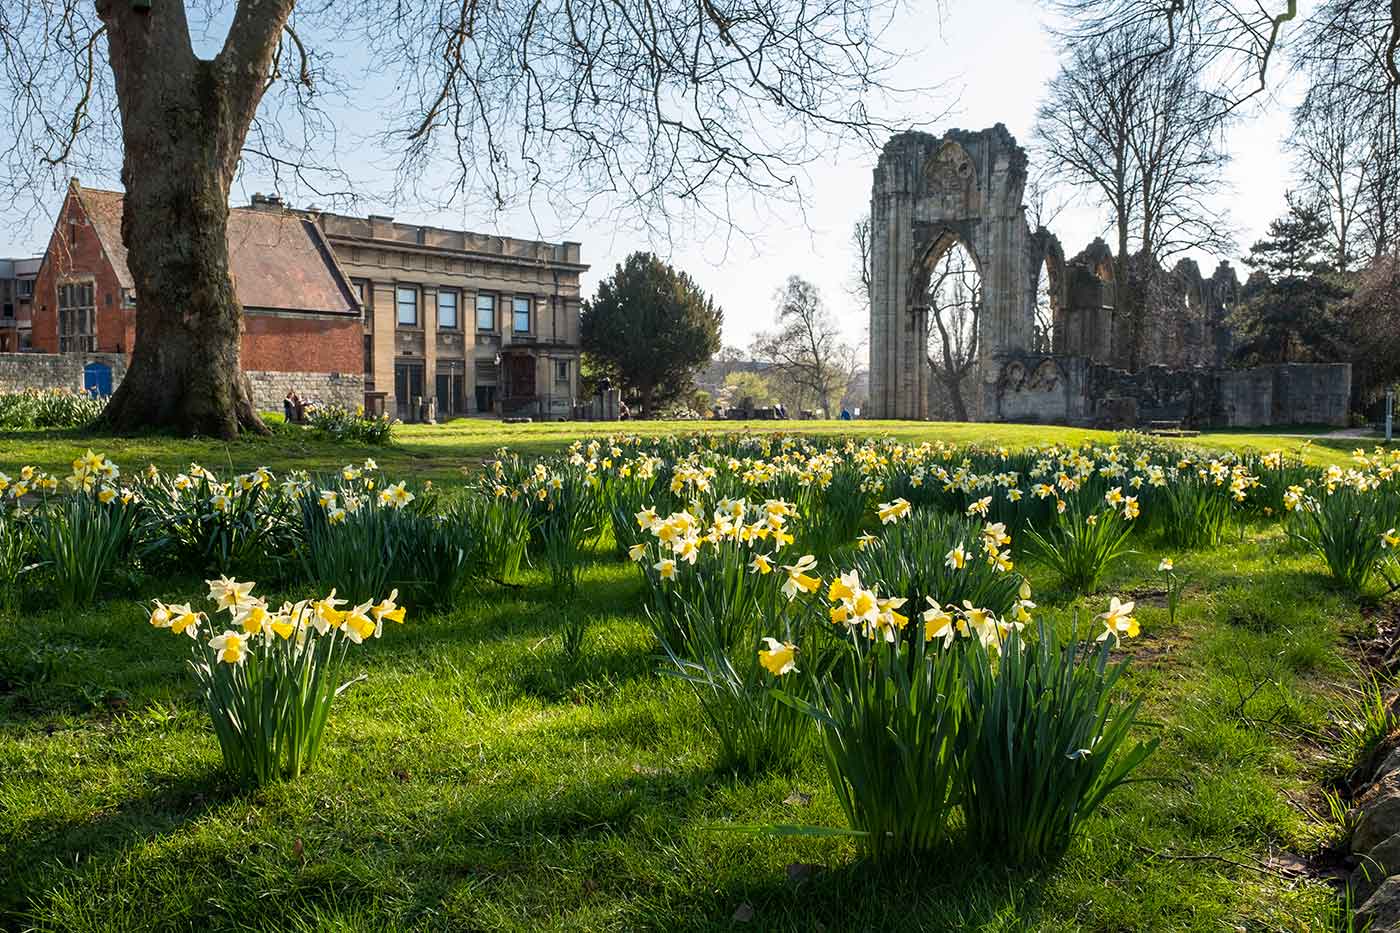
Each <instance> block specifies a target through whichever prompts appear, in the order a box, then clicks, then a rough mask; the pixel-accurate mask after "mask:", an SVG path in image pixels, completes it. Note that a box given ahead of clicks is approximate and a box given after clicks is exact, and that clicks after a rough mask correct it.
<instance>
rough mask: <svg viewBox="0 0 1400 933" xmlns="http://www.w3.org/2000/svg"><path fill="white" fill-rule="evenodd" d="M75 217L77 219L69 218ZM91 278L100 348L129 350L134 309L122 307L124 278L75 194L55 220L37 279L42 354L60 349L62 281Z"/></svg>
mask: <svg viewBox="0 0 1400 933" xmlns="http://www.w3.org/2000/svg"><path fill="white" fill-rule="evenodd" d="M70 219H71V220H73V221H75V222H74V223H70V222H69V221H70ZM89 280H90V281H91V282H92V283H93V300H94V301H95V302H96V303H97V314H96V325H97V350H98V352H99V353H130V352H131V338H130V335H129V333H128V330H129V320H130V317H131V311H130V310H127V309H123V308H122V306H121V300H122V295H121V282H120V280H119V279H118V278H117V273H116V270H115V269H113V268H112V264H111V262H110V261H109V260H108V258H107V254H106V253H105V252H104V251H103V249H102V241H101V240H99V239H98V237H97V233H96V232H95V231H94V230H93V227H92V224H91V223H89V222H88V221H87V219H86V216H85V215H84V214H83V212H82V209H81V205H80V204H79V202H78V200H77V198H76V197H75V196H74V195H73V194H71V193H70V194H69V195H68V196H67V198H66V199H65V200H64V203H63V209H62V210H61V211H60V212H59V215H58V220H57V221H56V222H55V223H54V231H53V234H52V236H51V237H50V238H49V248H48V250H47V251H46V252H45V254H44V262H43V265H41V266H40V267H39V275H38V278H36V279H35V281H34V314H33V318H34V320H33V329H32V332H31V338H30V339H31V344H32V346H33V347H34V349H35V350H37V351H38V352H40V353H57V352H58V286H59V283H61V282H64V281H89Z"/></svg>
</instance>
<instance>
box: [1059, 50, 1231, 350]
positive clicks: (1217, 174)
mask: <svg viewBox="0 0 1400 933" xmlns="http://www.w3.org/2000/svg"><path fill="white" fill-rule="evenodd" d="M1151 42H1152V39H1151V36H1150V35H1149V34H1147V33H1146V32H1144V31H1142V30H1136V31H1135V30H1131V29H1123V30H1120V31H1117V32H1110V33H1107V34H1105V35H1103V36H1102V37H1100V38H1098V39H1096V40H1095V41H1093V42H1083V43H1081V44H1080V45H1078V46H1076V47H1075V48H1074V50H1073V51H1072V53H1071V56H1070V58H1069V60H1068V61H1066V62H1065V63H1064V65H1063V66H1062V67H1061V70H1060V72H1059V74H1057V75H1056V77H1055V78H1054V79H1053V80H1052V81H1051V84H1050V88H1049V96H1048V97H1047V99H1046V101H1045V102H1044V103H1043V104H1042V105H1041V108H1040V110H1039V112H1038V116H1037V122H1036V138H1037V141H1038V143H1039V147H1040V149H1041V150H1042V151H1043V152H1044V153H1045V154H1046V156H1047V157H1048V158H1049V160H1050V163H1051V166H1052V168H1053V170H1054V171H1055V172H1056V173H1057V175H1058V176H1059V177H1060V178H1061V179H1062V180H1064V181H1066V182H1068V183H1069V184H1071V185H1074V186H1076V187H1078V188H1079V189H1080V190H1082V191H1084V192H1085V193H1086V194H1088V195H1089V196H1090V197H1091V198H1093V199H1094V200H1096V201H1097V202H1098V203H1099V204H1100V205H1101V206H1102V207H1103V208H1104V209H1105V212H1106V213H1107V215H1108V217H1107V220H1108V224H1109V226H1110V228H1111V229H1112V230H1113V232H1114V234H1115V235H1116V240H1117V242H1116V249H1115V250H1114V257H1113V258H1114V285H1115V292H1116V294H1115V306H1116V308H1117V309H1118V311H1119V313H1120V314H1121V315H1123V316H1124V318H1125V319H1126V320H1128V321H1130V322H1131V334H1130V335H1129V337H1128V340H1127V341H1126V347H1127V359H1126V360H1125V362H1126V364H1127V365H1128V367H1129V368H1130V369H1137V368H1138V367H1139V365H1140V364H1141V362H1142V356H1143V353H1144V347H1145V341H1146V337H1147V331H1148V330H1149V328H1148V326H1147V323H1148V322H1147V317H1148V315H1149V313H1150V309H1149V303H1148V302H1147V301H1146V295H1145V294H1144V293H1143V289H1142V287H1141V283H1140V282H1136V281H1135V280H1134V275H1133V274H1132V273H1133V271H1134V269H1138V270H1150V269H1153V268H1155V267H1156V266H1157V265H1159V264H1162V263H1164V262H1165V261H1166V260H1168V259H1170V258H1171V257H1172V256H1174V255H1177V254H1179V253H1182V252H1185V251H1188V250H1195V249H1203V250H1215V249H1221V248H1225V247H1228V246H1229V245H1230V243H1231V236H1230V231H1229V229H1228V228H1227V227H1225V226H1224V224H1223V222H1222V220H1221V214H1220V212H1219V211H1218V210H1217V209H1215V207H1214V206H1213V205H1212V204H1210V203H1208V201H1209V200H1210V198H1211V196H1212V195H1215V194H1218V193H1219V192H1220V191H1221V190H1222V189H1223V187H1224V180H1223V168H1224V165H1225V162H1226V160H1227V158H1228V157H1227V155H1226V153H1225V151H1224V149H1223V148H1222V146H1221V140H1220V133H1221V128H1222V126H1223V123H1224V120H1225V117H1226V112H1225V111H1224V109H1223V108H1221V107H1220V105H1219V102H1218V101H1217V100H1216V99H1215V98H1214V97H1213V96H1212V95H1210V94H1208V93H1207V92H1206V91H1205V90H1204V89H1203V88H1202V87H1201V85H1200V81H1199V67H1200V65H1199V60H1198V59H1197V58H1196V57H1194V56H1193V55H1191V54H1190V50H1189V49H1186V48H1184V47H1183V48H1181V49H1177V50H1175V51H1172V52H1169V53H1163V54H1159V55H1148V54H1146V53H1145V50H1146V49H1148V48H1150V47H1151Z"/></svg>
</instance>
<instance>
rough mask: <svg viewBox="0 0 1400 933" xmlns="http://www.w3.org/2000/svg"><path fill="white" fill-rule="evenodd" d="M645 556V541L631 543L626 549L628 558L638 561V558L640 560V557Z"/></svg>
mask: <svg viewBox="0 0 1400 933" xmlns="http://www.w3.org/2000/svg"><path fill="white" fill-rule="evenodd" d="M646 556H647V546H646V542H641V543H638V544H634V545H632V546H631V547H629V548H628V549H627V557H628V559H629V560H634V561H639V560H641V559H642V558H644V557H646Z"/></svg>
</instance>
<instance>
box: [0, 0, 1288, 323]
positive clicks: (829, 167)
mask: <svg viewBox="0 0 1400 933" xmlns="http://www.w3.org/2000/svg"><path fill="white" fill-rule="evenodd" d="M935 10H936V7H935V4H934V3H933V2H932V0H915V2H913V3H911V4H909V5H908V7H907V8H906V9H905V10H904V11H903V12H902V14H901V16H900V18H899V20H898V21H897V22H896V23H895V24H894V28H893V30H892V32H891V36H892V37H894V38H895V40H896V41H898V42H900V43H904V44H905V47H906V48H909V49H913V50H915V51H914V54H912V55H911V56H910V57H909V58H908V59H907V61H906V62H905V63H904V64H903V65H902V66H901V67H900V68H899V70H898V71H897V72H896V73H895V75H894V76H893V81H894V83H896V84H899V85H902V86H906V87H913V86H918V87H929V86H934V85H941V89H940V90H938V91H934V92H932V93H930V94H929V96H928V97H927V99H926V101H921V102H917V103H916V104H914V105H912V106H910V107H909V108H908V113H907V114H905V116H906V117H908V118H912V119H924V120H927V119H930V118H932V117H934V116H936V115H938V114H940V113H942V112H944V111H949V110H951V113H950V115H949V116H948V117H947V118H946V119H943V120H940V121H938V123H937V124H936V126H935V127H934V128H936V129H945V128H949V127H955V126H956V127H962V128H965V129H981V128H984V127H988V126H991V125H992V124H994V123H998V122H1000V123H1005V124H1006V126H1007V127H1008V128H1009V129H1010V130H1011V132H1012V134H1013V135H1014V136H1015V137H1016V138H1017V139H1018V141H1020V142H1021V143H1022V145H1028V144H1029V143H1030V141H1031V127H1032V124H1033V121H1034V116H1035V110H1036V107H1037V106H1038V104H1039V102H1040V96H1041V94H1042V92H1043V88H1044V86H1045V83H1046V82H1047V81H1048V80H1049V79H1050V78H1051V77H1052V76H1053V74H1054V71H1055V68H1056V65H1057V49H1056V45H1055V41H1054V39H1053V37H1051V36H1050V34H1049V33H1048V32H1047V31H1046V30H1045V29H1044V28H1043V19H1042V18H1043V15H1044V13H1043V10H1044V7H1043V5H1041V4H1037V3H1034V2H1032V0H950V2H948V3H947V4H946V8H945V12H944V15H943V16H942V18H941V19H940V17H939V16H938V15H937V14H936V13H935ZM1276 75H1277V77H1278V81H1277V84H1276V93H1275V99H1273V100H1271V101H1266V102H1263V105H1262V106H1261V107H1256V108H1255V109H1254V110H1252V111H1251V112H1250V113H1249V114H1247V115H1246V116H1245V118H1244V119H1243V120H1242V121H1241V122H1240V123H1239V124H1237V125H1236V126H1235V127H1234V128H1233V130H1232V131H1231V133H1230V136H1229V138H1228V142H1229V144H1230V149H1231V154H1232V157H1233V161H1232V162H1231V164H1230V167H1229V169H1228V172H1227V177H1228V180H1229V182H1230V183H1231V185H1232V189H1233V190H1232V191H1230V192H1228V193H1226V194H1225V195H1223V196H1222V197H1221V198H1220V200H1219V204H1220V209H1221V211H1222V212H1223V213H1225V214H1226V215H1227V216H1228V218H1229V220H1230V221H1231V222H1232V223H1233V225H1234V226H1235V227H1236V228H1237V229H1238V230H1239V231H1240V237H1239V239H1240V245H1239V246H1238V248H1237V249H1236V250H1235V251H1234V254H1233V255H1230V256H1226V257H1213V256H1212V257H1208V256H1195V257H1193V258H1195V259H1196V260H1197V262H1198V263H1199V264H1200V265H1201V267H1202V269H1203V271H1205V272H1206V273H1207V274H1209V272H1210V270H1211V269H1213V268H1214V266H1215V264H1216V261H1217V260H1218V259H1219V258H1228V259H1230V260H1231V261H1232V262H1234V263H1235V264H1236V266H1239V264H1240V263H1239V256H1240V255H1242V254H1243V251H1244V247H1245V246H1246V245H1247V244H1248V243H1249V242H1251V241H1252V240H1253V239H1254V238H1255V237H1257V236H1258V235H1259V234H1260V233H1261V232H1262V231H1263V229H1264V227H1265V225H1266V224H1267V223H1268V221H1269V220H1270V219H1271V218H1272V217H1274V216H1275V215H1276V214H1277V213H1279V212H1280V211H1281V210H1282V208H1283V203H1284V202H1283V192H1284V190H1285V188H1286V187H1287V186H1288V185H1289V184H1290V180H1291V176H1290V172H1289V165H1288V159H1287V157H1286V155H1285V154H1283V150H1282V142H1283V138H1284V134H1285V133H1286V132H1287V130H1288V118H1287V107H1286V101H1287V99H1288V98H1290V97H1291V94H1290V88H1289V87H1288V85H1287V83H1286V82H1285V81H1284V80H1283V79H1284V77H1285V73H1284V72H1283V70H1282V69H1279V70H1278V71H1277V72H1276ZM374 90H375V89H374V86H373V83H372V81H371V82H367V84H366V87H365V91H366V92H367V93H370V94H373V92H374ZM1278 98H1282V100H1280V99H1278ZM351 122H358V121H351ZM372 128H373V127H369V129H372ZM354 129H355V127H354V126H342V140H343V141H349V140H350V139H351V138H352V137H353V131H354ZM348 148H352V149H353V154H349V153H342V154H341V161H342V164H343V165H344V166H345V167H346V168H347V169H348V170H350V172H351V174H352V176H353V177H354V179H355V181H356V182H357V184H361V185H363V186H365V189H366V190H375V189H377V188H378V189H381V190H382V189H383V188H384V187H385V186H386V184H385V179H386V178H387V173H386V171H385V169H386V167H387V166H389V165H391V164H392V159H391V157H390V156H389V155H388V154H381V153H377V152H375V151H373V149H372V147H369V146H368V145H367V143H366V141H364V140H355V141H354V142H353V144H352V145H351V146H350V147H348ZM875 158H876V153H875V152H874V151H864V150H851V151H847V152H845V153H843V154H842V155H841V157H840V158H839V159H834V160H830V161H827V162H824V163H820V164H815V165H812V166H810V168H809V169H808V171H807V173H806V178H805V180H804V194H805V203H804V206H803V207H802V208H799V207H798V206H797V205H795V204H790V203H773V204H767V205H762V206H760V207H758V208H755V207H752V206H743V207H741V208H740V209H739V210H738V212H737V213H736V219H737V220H738V221H739V222H740V224H741V226H742V227H743V228H745V230H747V231H748V232H749V234H752V235H751V236H750V235H735V236H730V237H725V236H723V235H721V234H719V233H717V232H716V231H713V230H701V231H698V232H691V231H687V230H684V229H677V230H675V231H674V232H673V236H672V241H673V242H672V243H671V244H669V245H668V244H666V243H655V242H649V241H648V240H647V239H646V238H645V237H644V236H642V235H640V234H637V233H635V232H632V231H629V230H627V229H618V228H617V225H616V224H615V223H613V222H611V221H606V222H605V221H603V220H602V219H601V218H594V219H590V220H586V221H584V222H582V223H580V224H578V225H577V226H575V227H573V228H572V229H569V230H567V231H561V230H559V229H557V228H555V229H551V228H550V225H551V224H552V223H553V221H551V220H550V219H548V218H547V217H546V218H543V219H542V218H541V217H540V216H539V212H538V211H536V212H534V213H532V212H529V211H527V210H525V209H523V208H518V209H514V210H511V211H508V212H506V213H505V214H503V215H501V216H499V217H495V218H493V217H490V216H488V215H483V214H480V213H476V212H471V211H467V210H455V211H452V210H449V211H435V212H423V211H418V210H414V205H411V204H407V203H399V204H393V205H388V204H382V203H375V202H372V201H369V202H365V203H362V204H360V205H359V209H360V211H361V212H363V213H369V212H384V213H391V214H393V215H394V216H396V217H397V218H399V219H401V220H405V221H411V222H421V223H434V224H438V225H441V226H446V227H467V228H469V229H473V230H479V231H483V232H500V233H507V234H511V235H515V236H543V237H546V238H558V239H571V240H579V241H581V242H582V244H583V255H584V259H585V261H586V262H589V263H591V264H592V266H593V269H592V271H591V272H590V273H589V274H588V275H587V277H586V278H585V280H584V292H585V294H586V295H587V294H591V292H592V291H593V289H594V287H595V286H596V283H597V281H598V280H599V278H601V277H602V276H603V275H606V274H607V273H608V272H610V271H611V270H612V268H613V266H614V265H615V264H616V263H618V262H619V261H621V259H622V258H623V257H625V256H626V255H627V253H629V252H631V251H633V250H636V249H654V250H656V251H658V252H662V253H663V254H666V255H667V257H668V258H669V259H670V260H671V261H672V262H674V263H676V264H677V265H679V266H680V267H682V268H684V269H685V270H687V271H688V272H690V273H691V274H692V275H693V276H694V277H695V278H696V279H697V280H698V281H699V282H700V284H701V285H702V287H704V288H706V289H707V290H709V291H710V292H711V293H713V294H714V296H715V297H716V299H717V300H718V301H719V303H720V305H721V306H722V307H723V308H724V311H725V326H724V332H725V333H724V340H725V343H726V344H734V345H739V346H745V347H746V346H747V345H748V344H749V342H750V340H751V339H752V337H753V335H754V334H755V333H756V332H757V331H759V330H762V329H763V328H765V327H767V326H769V323H770V321H771V319H772V316H773V296H774V294H775V292H776V291H777V290H778V289H779V288H780V287H781V285H782V283H783V281H784V280H785V279H786V277H787V276H789V275H792V274H796V275H801V276H804V277H806V278H809V279H811V280H813V281H814V282H816V283H817V285H818V286H819V287H820V288H821V289H822V291H823V293H824V294H825V296H826V299H827V302H828V304H829V305H830V306H831V308H832V310H833V311H835V312H836V313H837V314H838V315H839V316H840V318H841V319H842V322H843V324H844V325H845V327H846V329H847V331H848V333H849V334H850V336H851V338H852V339H853V340H855V339H860V338H861V337H862V336H863V331H864V325H865V321H864V320H863V318H862V317H861V315H860V314H859V313H857V312H856V311H855V305H854V303H853V302H852V300H851V299H850V297H849V296H848V293H847V286H848V284H849V281H850V275H851V266H852V250H851V247H850V239H849V238H850V229H851V225H852V223H853V222H854V221H855V220H856V219H857V218H858V217H860V216H861V215H862V214H863V213H864V212H865V211H866V209H867V206H868V202H869V191H870V172H871V169H872V167H873V166H874V163H875ZM1032 160H1033V161H1034V153H1032ZM1033 167H1034V166H1033ZM83 181H84V183H90V184H106V185H111V186H114V187H115V184H114V179H111V178H106V179H104V178H84V179H83ZM265 189H266V183H265V181H262V180H258V179H248V180H246V182H244V183H242V184H241V185H240V186H238V187H237V188H236V193H235V203H245V202H246V197H247V195H248V194H249V193H251V192H252V191H254V190H265ZM293 198H294V199H295V200H296V201H297V203H298V206H304V205H305V204H306V203H307V202H308V201H310V200H311V198H310V197H309V196H307V195H294V196H293ZM49 200H51V201H52V202H53V208H50V216H49V217H43V218H39V219H38V220H37V221H36V222H35V223H34V224H33V225H32V226H28V225H21V226H19V227H16V228H10V227H8V226H7V225H0V228H4V229H0V255H23V254H27V253H32V252H36V251H38V250H41V249H42V248H43V244H44V241H45V239H46V238H47V235H48V227H47V225H48V223H50V221H51V216H52V215H51V211H52V210H53V209H54V208H56V206H57V202H58V195H57V194H55V195H53V196H52V197H51V198H50V199H49ZM541 224H542V225H543V226H541ZM1103 228H1104V223H1103V217H1102V215H1101V212H1099V211H1097V210H1095V209H1091V208H1089V207H1086V206H1083V205H1077V206H1076V205H1072V206H1071V207H1069V208H1068V209H1066V210H1065V211H1064V212H1063V213H1062V214H1061V215H1060V216H1059V217H1058V218H1057V220H1056V221H1055V223H1054V224H1053V229H1054V231H1055V233H1056V234H1057V235H1058V236H1059V238H1060V240H1061V242H1062V243H1063V244H1064V247H1065V252H1066V254H1067V255H1073V254H1075V253H1077V252H1079V250H1080V249H1082V248H1083V246H1084V245H1086V244H1087V243H1088V242H1089V241H1090V240H1091V239H1092V238H1093V237H1094V236H1096V235H1099V234H1100V233H1102V232H1103Z"/></svg>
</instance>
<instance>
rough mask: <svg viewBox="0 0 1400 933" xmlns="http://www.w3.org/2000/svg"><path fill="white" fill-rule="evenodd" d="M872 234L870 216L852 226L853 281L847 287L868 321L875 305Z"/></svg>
mask: <svg viewBox="0 0 1400 933" xmlns="http://www.w3.org/2000/svg"><path fill="white" fill-rule="evenodd" d="M871 234H872V231H871V229H870V215H869V214H866V215H864V216H863V217H861V218H860V219H859V220H857V221H856V222H855V223H854V224H852V225H851V279H850V282H849V284H848V285H847V286H846V289H847V291H848V292H849V294H850V296H851V298H852V299H854V300H855V302H856V305H857V307H858V308H859V310H860V313H861V314H862V315H864V316H865V317H866V318H867V319H868V318H869V317H870V308H871V306H872V305H873V304H874V303H875V296H874V292H873V285H874V278H873V276H874V274H875V273H874V262H875V259H874V240H873V237H872V235H871Z"/></svg>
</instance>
